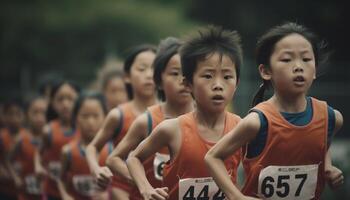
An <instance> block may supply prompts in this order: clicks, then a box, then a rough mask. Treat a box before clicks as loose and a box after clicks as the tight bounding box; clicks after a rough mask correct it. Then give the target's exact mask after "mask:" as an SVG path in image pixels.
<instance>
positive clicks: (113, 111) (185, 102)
mask: <svg viewBox="0 0 350 200" xmlns="http://www.w3.org/2000/svg"><path fill="white" fill-rule="evenodd" d="M320 44H321V43H320V41H319V40H318V39H317V37H316V36H315V35H314V34H313V33H311V32H310V31H309V30H308V29H307V28H305V27H303V26H301V25H298V24H295V23H285V24H282V25H279V26H276V27H274V28H272V29H270V30H269V31H267V32H266V33H265V34H264V35H263V36H261V37H260V39H259V41H258V43H257V48H256V59H257V65H258V71H259V73H260V76H261V78H262V84H261V86H260V88H259V91H258V92H257V94H256V96H255V98H254V100H253V103H252V104H253V106H252V108H251V110H250V111H249V113H248V114H247V116H245V117H244V118H243V119H241V118H240V117H239V116H238V115H236V114H233V113H230V112H229V111H227V105H228V104H229V103H230V102H231V101H232V100H233V98H234V94H235V91H236V89H237V87H238V85H239V82H240V70H241V68H242V66H243V65H242V61H243V53H242V48H241V41H240V36H239V34H238V33H237V32H236V31H229V30H224V29H222V28H219V27H215V26H209V27H207V28H205V29H203V30H200V31H199V32H198V33H197V34H194V35H191V36H189V37H188V38H186V39H184V40H179V39H177V38H173V37H168V38H166V39H164V40H162V41H161V42H160V44H159V46H158V47H154V46H152V45H140V46H137V47H135V48H134V49H132V50H131V51H130V52H129V55H128V57H127V58H126V59H125V61H124V74H123V76H121V74H110V75H108V76H106V78H105V80H104V81H103V84H102V85H103V87H102V88H103V93H102V94H99V93H96V92H91V91H80V88H79V87H77V86H76V85H75V84H74V83H72V82H69V81H61V82H58V83H56V84H54V85H53V86H52V88H50V96H49V97H47V98H44V97H36V98H33V99H32V100H31V101H30V102H29V103H28V106H27V108H26V109H25V110H26V113H23V111H22V108H21V106H20V104H17V103H16V102H14V101H12V102H10V103H9V104H8V105H7V104H4V105H3V109H2V110H3V114H4V115H3V116H4V120H3V121H4V125H5V126H4V128H2V129H1V133H0V151H1V154H0V155H1V157H0V159H1V160H0V184H1V189H0V198H1V199H17V198H18V199H48V200H50V199H53V200H55V199H64V200H70V199H117V200H124V199H125V200H127V199H132V200H134V199H135V200H139V199H146V200H165V199H171V200H177V199H181V200H221V199H222V200H223V199H232V200H233V199H320V196H321V193H322V191H323V188H324V186H325V183H326V182H327V183H328V184H329V185H330V186H331V187H332V188H337V187H339V186H340V185H342V183H343V181H344V177H343V175H342V172H341V170H339V169H338V168H336V167H335V166H333V165H332V162H331V156H330V152H329V151H328V150H329V146H330V144H331V140H332V137H333V135H334V134H335V133H336V132H337V131H338V130H339V129H340V128H341V126H342V124H343V119H342V115H341V113H340V112H339V111H337V110H335V109H333V108H332V107H330V106H329V105H327V103H326V102H324V101H321V100H317V99H315V98H313V97H309V96H307V92H308V89H309V88H310V86H311V85H312V82H313V80H314V79H315V78H316V74H317V73H316V72H317V67H318V66H319V65H321V64H322V62H323V61H324V52H323V49H322V46H321V45H320ZM269 88H270V89H272V90H273V95H272V97H270V98H268V99H267V100H264V91H265V90H267V89H269ZM24 115H26V119H27V120H26V122H27V123H26V124H27V127H26V128H23V120H24V117H25V116H24ZM240 164H242V166H243V168H244V172H245V176H244V179H245V181H244V184H243V185H242V186H240V185H238V183H237V176H238V174H237V169H238V166H239V165H240Z"/></svg>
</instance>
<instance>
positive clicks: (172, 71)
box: [162, 54, 192, 104]
mask: <svg viewBox="0 0 350 200" xmlns="http://www.w3.org/2000/svg"><path fill="white" fill-rule="evenodd" d="M162 90H163V91H164V93H165V97H166V100H167V101H171V102H173V103H177V104H186V103H189V102H190V101H192V96H191V93H190V89H189V88H188V87H185V85H184V84H183V76H182V70H181V61H180V55H179V54H175V55H174V56H173V57H171V58H170V60H169V62H168V64H167V66H166V68H165V70H164V72H163V73H162Z"/></svg>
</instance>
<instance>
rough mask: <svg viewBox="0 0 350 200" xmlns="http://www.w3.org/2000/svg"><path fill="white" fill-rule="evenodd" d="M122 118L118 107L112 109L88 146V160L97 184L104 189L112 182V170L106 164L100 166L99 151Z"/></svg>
mask: <svg viewBox="0 0 350 200" xmlns="http://www.w3.org/2000/svg"><path fill="white" fill-rule="evenodd" d="M119 118H120V112H119V110H118V109H116V108H115V109H113V110H111V111H110V112H109V113H108V115H107V117H106V119H105V121H104V123H103V125H102V127H101V128H100V130H99V131H98V133H97V134H96V136H95V137H94V139H93V140H92V141H91V143H90V144H89V145H88V146H87V147H86V160H87V162H88V165H89V168H90V171H91V173H92V175H93V176H94V177H95V179H96V180H97V184H98V185H99V186H100V187H101V188H102V189H104V188H105V187H107V185H108V184H109V183H110V181H111V179H112V176H113V174H112V172H111V171H110V170H109V168H108V167H106V166H102V167H101V166H100V165H99V163H98V152H99V151H100V150H101V149H102V147H103V146H104V145H105V144H106V143H107V141H108V140H110V139H111V138H112V136H113V133H114V131H115V129H116V128H117V126H118V123H119Z"/></svg>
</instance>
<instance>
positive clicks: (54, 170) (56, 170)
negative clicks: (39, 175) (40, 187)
mask: <svg viewBox="0 0 350 200" xmlns="http://www.w3.org/2000/svg"><path fill="white" fill-rule="evenodd" d="M48 168H49V173H50V174H51V176H53V177H55V178H60V176H61V170H62V167H61V163H60V162H57V161H56V162H55V161H51V162H49V166H48Z"/></svg>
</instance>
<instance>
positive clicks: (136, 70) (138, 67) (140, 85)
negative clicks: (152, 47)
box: [125, 51, 155, 97]
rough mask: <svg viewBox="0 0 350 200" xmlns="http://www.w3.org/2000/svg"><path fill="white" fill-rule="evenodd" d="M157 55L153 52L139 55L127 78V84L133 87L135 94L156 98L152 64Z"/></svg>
mask: <svg viewBox="0 0 350 200" xmlns="http://www.w3.org/2000/svg"><path fill="white" fill-rule="evenodd" d="M154 58H155V54H154V53H153V52H151V51H145V52H142V53H139V54H138V55H137V56H136V58H135V60H134V63H133V65H132V66H131V69H130V74H129V75H128V76H127V77H126V80H125V81H126V82H129V83H130V84H131V85H132V88H133V90H134V93H137V94H138V95H139V96H143V97H150V96H154V93H155V84H154V82H153V68H152V63H153V60H154Z"/></svg>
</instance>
